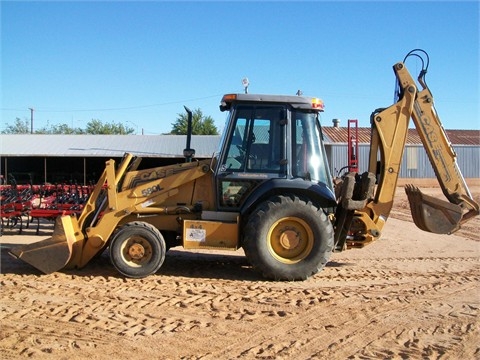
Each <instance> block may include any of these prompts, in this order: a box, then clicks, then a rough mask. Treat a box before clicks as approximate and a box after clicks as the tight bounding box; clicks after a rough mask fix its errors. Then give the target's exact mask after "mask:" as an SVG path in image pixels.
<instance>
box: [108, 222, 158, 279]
mask: <svg viewBox="0 0 480 360" xmlns="http://www.w3.org/2000/svg"><path fill="white" fill-rule="evenodd" d="M165 253H166V246H165V240H164V239H163V236H162V234H161V233H160V231H158V229H157V228H155V227H154V226H152V225H150V224H148V223H145V222H140V221H135V222H131V223H128V224H125V225H123V226H122V227H121V228H120V229H119V230H117V231H116V232H115V234H114V236H113V238H112V241H111V243H110V259H111V261H112V264H113V266H114V267H115V268H116V269H117V270H118V272H119V273H120V274H122V275H124V276H127V277H131V278H137V279H139V278H143V277H146V276H148V275H151V274H154V273H156V272H157V271H158V269H160V267H161V266H162V264H163V261H164V260H165Z"/></svg>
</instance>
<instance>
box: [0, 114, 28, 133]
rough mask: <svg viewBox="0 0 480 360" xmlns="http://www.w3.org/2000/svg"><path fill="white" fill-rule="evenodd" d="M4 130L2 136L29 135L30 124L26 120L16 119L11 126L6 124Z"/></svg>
mask: <svg viewBox="0 0 480 360" xmlns="http://www.w3.org/2000/svg"><path fill="white" fill-rule="evenodd" d="M6 125H7V126H6V127H5V130H2V134H29V133H30V130H31V129H30V123H29V121H28V120H27V119H25V120H22V119H20V118H18V117H17V118H16V119H15V122H14V124H13V125H9V124H6Z"/></svg>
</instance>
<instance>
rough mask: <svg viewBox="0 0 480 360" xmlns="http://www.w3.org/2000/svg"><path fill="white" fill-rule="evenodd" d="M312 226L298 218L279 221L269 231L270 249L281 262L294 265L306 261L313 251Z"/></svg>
mask: <svg viewBox="0 0 480 360" xmlns="http://www.w3.org/2000/svg"><path fill="white" fill-rule="evenodd" d="M313 244H314V238H313V231H312V229H311V228H310V226H309V225H308V224H307V223H306V222H305V221H304V220H302V219H300V218H297V217H286V218H282V219H280V220H277V221H276V222H275V223H274V224H273V225H272V226H271V227H270V229H269V231H268V249H269V251H270V253H271V254H272V255H273V256H274V257H275V258H276V259H277V260H278V261H280V262H282V263H285V264H294V263H296V262H299V261H301V260H303V259H305V258H306V257H307V256H308V255H309V254H310V252H311V251H312V249H313Z"/></svg>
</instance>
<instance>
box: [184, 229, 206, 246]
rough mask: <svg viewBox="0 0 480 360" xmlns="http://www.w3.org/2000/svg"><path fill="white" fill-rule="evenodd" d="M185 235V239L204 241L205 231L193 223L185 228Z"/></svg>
mask: <svg viewBox="0 0 480 360" xmlns="http://www.w3.org/2000/svg"><path fill="white" fill-rule="evenodd" d="M185 235H186V236H185V237H186V240H187V241H194V242H205V240H206V238H207V231H206V230H205V229H203V228H202V226H199V227H195V225H193V226H192V227H189V228H188V229H187V230H186V233H185Z"/></svg>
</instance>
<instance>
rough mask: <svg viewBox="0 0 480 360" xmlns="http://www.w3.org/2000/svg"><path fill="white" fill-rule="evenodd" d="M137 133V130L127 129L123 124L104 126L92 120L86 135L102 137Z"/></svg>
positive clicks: (112, 123) (98, 121)
mask: <svg viewBox="0 0 480 360" xmlns="http://www.w3.org/2000/svg"><path fill="white" fill-rule="evenodd" d="M134 132H135V129H133V128H130V127H127V126H125V125H123V124H121V123H114V122H111V123H107V124H104V123H102V122H101V121H100V120H97V119H92V121H90V122H89V123H88V124H87V127H86V129H85V133H86V134H102V135H128V134H132V133H134Z"/></svg>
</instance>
